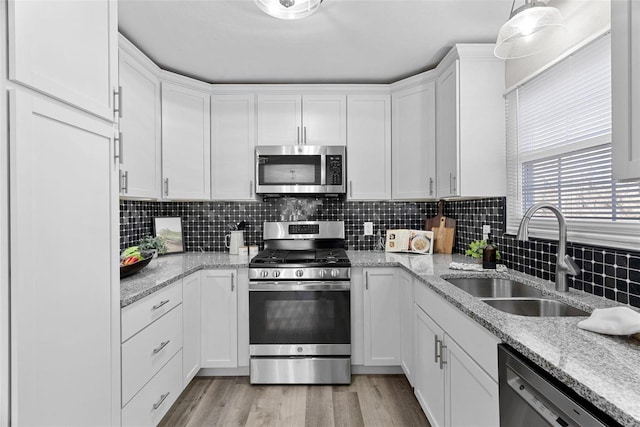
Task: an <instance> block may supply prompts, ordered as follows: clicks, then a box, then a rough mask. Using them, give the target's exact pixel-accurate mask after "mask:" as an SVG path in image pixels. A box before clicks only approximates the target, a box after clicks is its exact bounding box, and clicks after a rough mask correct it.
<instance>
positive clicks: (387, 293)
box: [364, 268, 400, 366]
mask: <svg viewBox="0 0 640 427" xmlns="http://www.w3.org/2000/svg"><path fill="white" fill-rule="evenodd" d="M364 276H365V279H364V326H365V328H364V364H365V365H366V366H375V365H382V366H398V365H400V291H399V289H398V284H397V279H396V273H395V269H393V268H368V269H364Z"/></svg>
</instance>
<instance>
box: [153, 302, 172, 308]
mask: <svg viewBox="0 0 640 427" xmlns="http://www.w3.org/2000/svg"><path fill="white" fill-rule="evenodd" d="M169 301H170V300H164V301H160V304H156V305H154V306H153V310H157V309H159V308H160V307H162V306H163V305H165V304H167V303H168V302H169Z"/></svg>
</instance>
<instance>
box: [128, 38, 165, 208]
mask: <svg viewBox="0 0 640 427" xmlns="http://www.w3.org/2000/svg"><path fill="white" fill-rule="evenodd" d="M121 43H123V44H124V45H126V46H127V50H128V51H132V50H133V51H134V52H136V51H135V48H134V47H133V46H132V45H131V44H130V43H129V42H127V41H126V40H124V39H122V40H121ZM137 53H138V55H135V56H133V55H131V54H129V53H127V51H125V50H122V49H121V50H120V53H119V65H120V86H121V87H122V92H123V94H126V95H123V100H122V101H123V102H122V109H123V111H122V118H121V119H120V133H121V138H122V144H121V145H122V152H121V153H120V154H121V156H122V165H121V166H120V174H121V186H120V194H121V195H122V196H128V197H143V198H151V199H159V198H160V197H161V195H160V184H161V181H162V170H161V164H162V162H161V154H162V151H161V145H160V141H161V140H160V132H161V127H160V80H159V79H158V76H157V71H159V70H157V71H156V70H154V67H155V65H154V64H152V63H151V61H149V60H148V59H147V58H146V57H144V56H143V55H142V54H141V53H139V52H137Z"/></svg>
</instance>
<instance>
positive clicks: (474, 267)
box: [449, 262, 507, 273]
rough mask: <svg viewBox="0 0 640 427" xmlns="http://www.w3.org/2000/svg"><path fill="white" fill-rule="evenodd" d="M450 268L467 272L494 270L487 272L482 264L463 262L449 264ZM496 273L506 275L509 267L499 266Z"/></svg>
mask: <svg viewBox="0 0 640 427" xmlns="http://www.w3.org/2000/svg"><path fill="white" fill-rule="evenodd" d="M449 268H450V269H451V270H465V271H491V270H493V269H492V268H490V269H486V270H485V269H484V268H482V264H465V263H462V262H452V263H449ZM495 271H497V272H499V273H504V272H505V271H507V267H506V266H505V265H504V264H497V265H496V269H495Z"/></svg>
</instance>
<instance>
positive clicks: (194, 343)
mask: <svg viewBox="0 0 640 427" xmlns="http://www.w3.org/2000/svg"><path fill="white" fill-rule="evenodd" d="M200 339H201V333H200V272H199V271H197V272H195V273H193V274H191V275H189V276H187V277H185V278H184V279H182V367H183V372H182V375H183V377H184V378H183V380H184V385H185V387H186V386H187V384H189V381H191V380H192V379H193V377H195V376H196V374H197V373H198V371H199V370H200Z"/></svg>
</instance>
